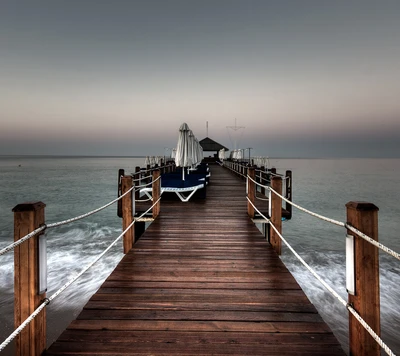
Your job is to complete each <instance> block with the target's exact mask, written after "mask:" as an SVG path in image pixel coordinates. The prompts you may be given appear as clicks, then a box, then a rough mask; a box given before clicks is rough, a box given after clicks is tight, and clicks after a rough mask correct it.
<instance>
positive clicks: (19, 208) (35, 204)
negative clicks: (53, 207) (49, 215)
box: [12, 201, 46, 213]
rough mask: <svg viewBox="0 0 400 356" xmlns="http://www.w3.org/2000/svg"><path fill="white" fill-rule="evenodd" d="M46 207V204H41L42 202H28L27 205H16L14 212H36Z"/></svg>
mask: <svg viewBox="0 0 400 356" xmlns="http://www.w3.org/2000/svg"><path fill="white" fill-rule="evenodd" d="M45 206H46V204H45V203H43V202H41V201H37V202H26V203H22V204H18V205H16V206H15V207H14V208H13V209H12V211H13V212H14V213H16V212H20V211H35V210H39V209H42V208H44V207H45Z"/></svg>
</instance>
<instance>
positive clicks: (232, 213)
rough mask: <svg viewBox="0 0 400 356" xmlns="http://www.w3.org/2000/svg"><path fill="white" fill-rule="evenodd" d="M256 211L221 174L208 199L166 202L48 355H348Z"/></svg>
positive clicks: (216, 170) (215, 170)
mask: <svg viewBox="0 0 400 356" xmlns="http://www.w3.org/2000/svg"><path fill="white" fill-rule="evenodd" d="M246 208H247V201H246V198H245V183H244V181H242V180H240V179H239V178H238V177H236V176H234V175H233V174H231V173H230V172H229V171H228V170H227V169H224V168H222V167H219V166H212V176H211V183H210V185H209V186H208V187H207V199H206V200H192V201H190V202H188V203H182V202H180V201H176V202H168V201H163V200H162V202H161V214H160V216H159V217H158V218H157V219H156V220H155V221H154V222H153V223H152V224H151V225H150V227H149V228H148V229H147V230H146V231H145V233H144V234H143V236H142V237H141V238H140V240H139V241H138V242H137V243H136V244H135V246H134V248H133V249H132V250H131V251H130V252H129V253H128V254H127V255H126V256H125V257H124V258H123V259H122V261H121V263H120V264H119V265H118V266H117V268H116V269H115V270H114V271H113V273H112V274H111V275H110V276H109V277H108V279H107V280H106V281H105V282H104V284H103V285H102V286H101V288H100V289H99V290H98V292H97V293H96V294H95V295H93V296H92V298H91V299H90V300H89V302H88V303H87V304H86V306H85V307H84V309H83V311H82V312H81V314H80V315H79V316H78V318H77V320H75V321H73V322H72V323H71V324H70V326H69V327H68V328H67V330H66V331H65V332H64V333H63V334H62V335H61V336H60V337H59V339H58V340H57V341H56V342H55V343H54V344H53V345H51V346H50V347H49V349H48V351H47V355H63V354H64V355H66V354H85V355H90V354H93V355H94V354H96V355H99V354H112V355H122V354H139V355H140V354H151V355H190V354H196V355H212V354H229V355H245V354H247V355H280V356H282V355H344V354H345V353H344V352H343V350H342V348H341V346H340V345H339V343H338V341H337V340H336V338H335V337H334V335H333V334H332V332H331V330H330V329H329V327H328V326H327V325H326V324H325V322H324V321H323V320H322V318H321V317H320V316H319V314H318V313H317V311H316V309H315V308H314V306H313V305H312V304H311V303H310V301H309V300H308V298H307V297H306V296H305V294H304V292H303V291H302V290H301V288H300V286H299V285H298V284H297V282H296V281H295V279H294V278H293V276H292V275H291V274H290V273H289V271H288V270H287V269H286V267H285V266H284V265H283V263H282V262H281V260H280V258H279V257H278V255H277V254H276V253H275V251H274V250H273V249H272V248H271V246H270V245H269V243H268V242H266V241H265V239H264V238H263V236H262V234H261V233H260V232H259V230H258V229H257V227H256V226H255V225H254V224H253V222H252V221H251V219H250V218H249V217H248V216H247V214H246Z"/></svg>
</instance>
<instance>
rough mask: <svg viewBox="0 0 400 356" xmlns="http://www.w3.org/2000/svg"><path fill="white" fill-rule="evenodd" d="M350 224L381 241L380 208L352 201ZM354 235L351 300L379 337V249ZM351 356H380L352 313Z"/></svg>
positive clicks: (378, 349) (374, 344) (350, 204)
mask: <svg viewBox="0 0 400 356" xmlns="http://www.w3.org/2000/svg"><path fill="white" fill-rule="evenodd" d="M346 208H347V223H348V224H350V225H351V226H353V227H355V228H356V229H358V230H360V231H361V232H363V233H364V234H366V235H368V236H369V237H371V238H372V239H374V240H375V241H378V210H379V209H378V208H377V207H376V206H375V205H374V204H371V203H366V202H354V201H351V202H349V203H347V204H346ZM347 233H348V234H349V235H353V236H354V266H355V268H354V277H355V294H354V295H350V294H349V298H348V301H349V303H350V304H351V305H352V306H353V308H354V309H355V310H356V311H357V313H358V314H360V316H361V317H362V318H363V319H364V320H365V321H366V322H367V323H368V325H369V326H371V328H372V329H373V330H374V331H375V333H376V334H377V335H378V336H380V332H381V327H380V297H379V253H378V248H377V247H375V246H374V245H372V244H370V243H369V242H367V241H365V240H364V239H363V238H361V237H359V236H358V235H356V234H354V233H353V232H352V231H350V230H347ZM349 347H350V355H356V356H361V355H362V356H379V355H380V354H381V353H380V346H379V345H378V344H377V343H376V341H375V340H374V339H373V338H372V336H371V335H370V334H369V333H368V332H367V331H366V330H365V329H364V327H362V326H361V324H360V323H359V322H358V321H357V320H356V319H355V318H354V316H353V315H352V314H350V313H349Z"/></svg>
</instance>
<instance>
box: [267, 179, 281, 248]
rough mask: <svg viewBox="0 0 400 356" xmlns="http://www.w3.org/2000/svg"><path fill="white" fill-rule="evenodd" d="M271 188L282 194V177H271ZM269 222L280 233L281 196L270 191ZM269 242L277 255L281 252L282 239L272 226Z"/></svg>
mask: <svg viewBox="0 0 400 356" xmlns="http://www.w3.org/2000/svg"><path fill="white" fill-rule="evenodd" d="M271 188H272V189H273V190H274V191H275V192H277V193H278V194H280V195H282V177H280V176H272V177H271ZM271 223H272V224H273V225H274V226H275V228H276V229H277V230H278V231H279V233H282V198H281V197H280V196H278V195H276V194H275V193H274V192H271ZM270 243H271V245H272V247H273V248H274V250H275V251H276V252H277V254H278V255H280V254H281V253H282V241H281V238H280V237H279V235H278V234H277V233H276V231H275V229H274V228H272V227H271V228H270Z"/></svg>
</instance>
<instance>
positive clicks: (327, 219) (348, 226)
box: [247, 176, 400, 260]
mask: <svg viewBox="0 0 400 356" xmlns="http://www.w3.org/2000/svg"><path fill="white" fill-rule="evenodd" d="M247 178H248V179H250V180H251V181H252V182H254V183H255V184H256V185H259V186H261V187H264V188H266V189H268V190H270V191H271V192H272V193H274V194H276V195H277V196H278V197H280V198H281V199H282V200H284V201H285V202H287V203H289V204H291V205H292V206H294V207H295V208H297V209H299V210H301V211H303V212H305V213H307V214H309V215H311V216H314V217H316V218H319V219H321V220H324V221H326V222H329V223H331V224H334V225H337V226H340V227H345V228H347V229H349V230H351V231H353V232H354V233H355V234H357V235H358V236H360V237H361V238H363V239H364V240H366V241H368V242H369V243H371V244H372V245H374V246H376V247H378V248H379V249H381V250H382V251H384V252H386V253H387V254H389V255H391V256H393V257H394V258H396V259H398V260H400V254H399V253H398V252H396V251H394V250H392V249H390V248H389V247H387V246H385V245H383V244H382V243H380V242H377V241H375V240H374V239H372V238H371V237H369V236H367V235H366V234H364V233H363V232H361V231H360V230H358V229H356V228H355V227H353V226H351V225H350V224H348V223H344V222H341V221H338V220H335V219H331V218H328V217H326V216H323V215H321V214H317V213H314V212H313V211H311V210H308V209H305V208H303V207H302V206H300V205H298V204H295V203H293V202H292V201H290V200H289V199H287V198H285V197H284V196H283V195H281V194H279V193H278V192H276V191H275V190H274V189H272V188H271V187H270V186H267V185H261V184H260V183H258V182H256V181H255V180H254V179H252V178H251V177H250V176H247Z"/></svg>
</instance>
